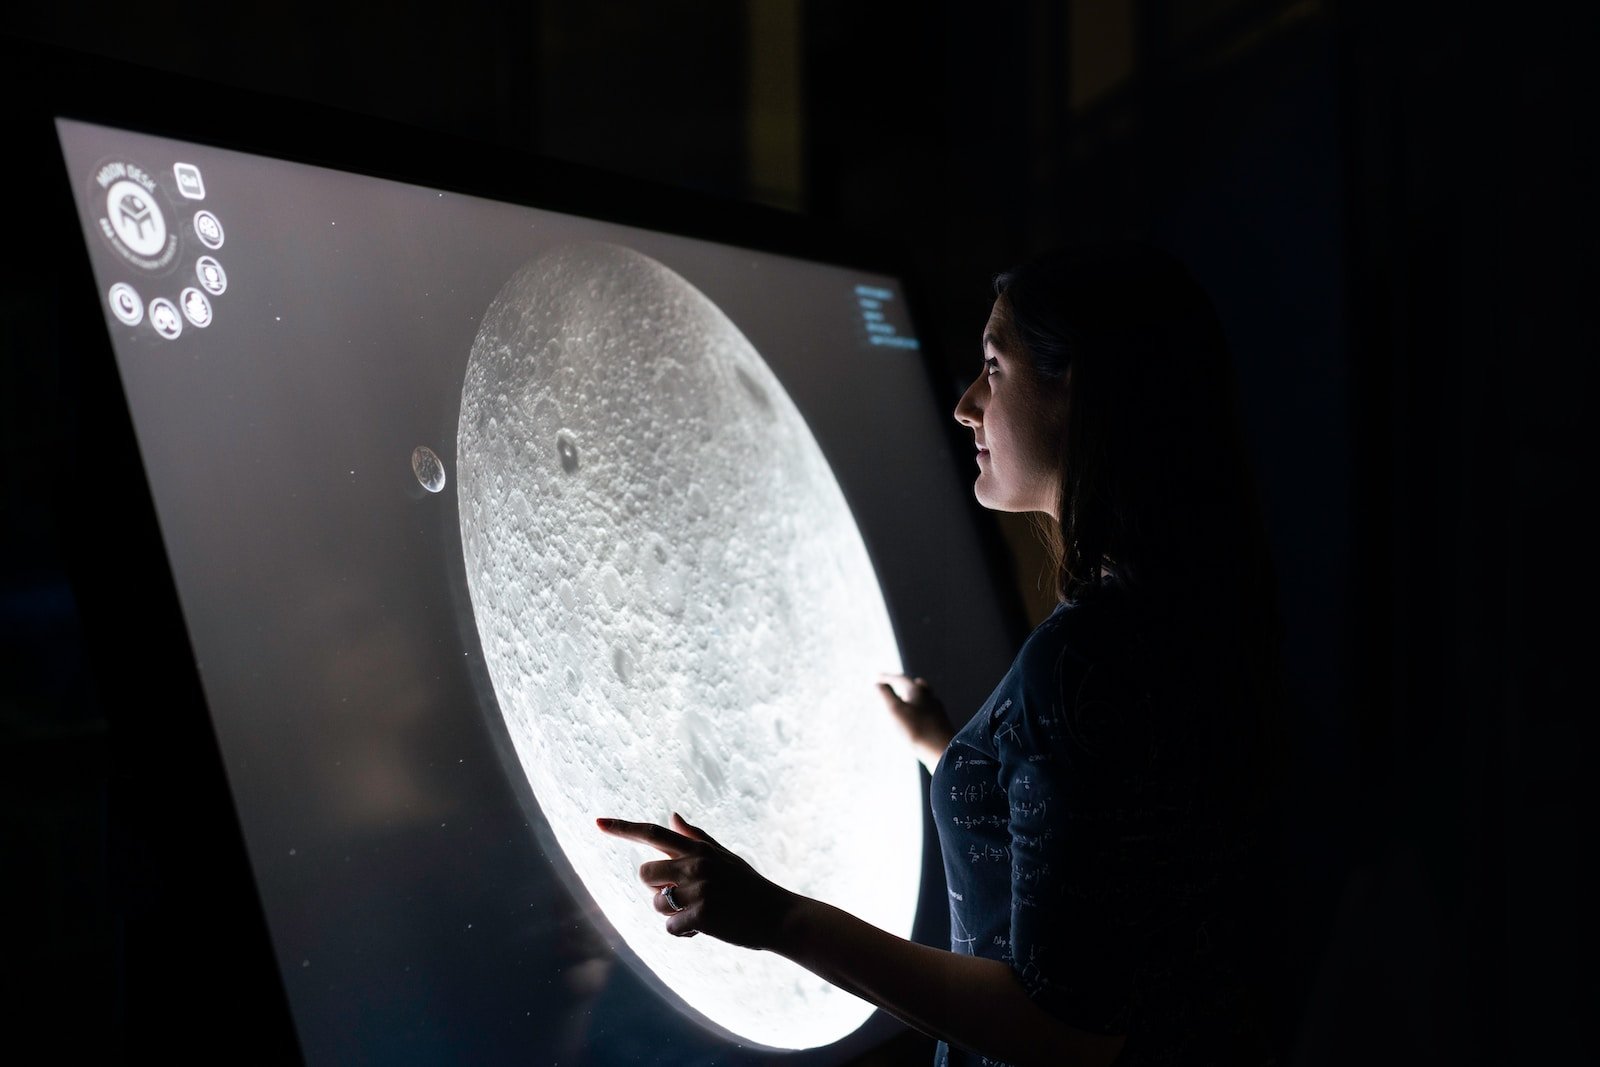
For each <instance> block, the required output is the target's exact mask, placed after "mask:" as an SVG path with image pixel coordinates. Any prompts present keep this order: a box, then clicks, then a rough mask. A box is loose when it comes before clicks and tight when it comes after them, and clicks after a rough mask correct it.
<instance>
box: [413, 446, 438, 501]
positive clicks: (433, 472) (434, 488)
mask: <svg viewBox="0 0 1600 1067" xmlns="http://www.w3.org/2000/svg"><path fill="white" fill-rule="evenodd" d="M411 473H412V474H415V475H416V476H417V481H418V483H420V484H421V486H422V488H424V489H426V490H427V491H428V492H430V493H438V492H442V491H443V490H444V463H443V461H442V460H440V459H439V454H438V453H437V452H435V451H434V450H433V449H431V448H429V447H428V446H427V445H418V446H417V447H416V448H413V449H412V450H411Z"/></svg>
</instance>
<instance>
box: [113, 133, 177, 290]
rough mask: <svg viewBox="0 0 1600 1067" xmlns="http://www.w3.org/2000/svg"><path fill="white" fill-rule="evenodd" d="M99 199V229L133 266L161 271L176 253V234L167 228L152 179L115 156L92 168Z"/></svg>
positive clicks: (136, 166)
mask: <svg viewBox="0 0 1600 1067" xmlns="http://www.w3.org/2000/svg"><path fill="white" fill-rule="evenodd" d="M94 189H95V194H96V196H97V197H103V198H104V199H103V200H102V201H101V206H102V211H103V213H102V214H101V216H100V219H99V223H100V232H101V233H103V234H104V235H105V238H106V240H107V241H109V242H110V243H111V247H112V248H115V249H116V250H117V251H118V252H119V253H121V254H122V257H123V258H124V259H126V260H127V261H128V262H130V263H132V264H133V265H134V266H136V267H141V268H143V269H144V270H151V271H155V270H165V269H166V268H167V267H170V266H171V265H172V260H173V258H174V257H175V256H176V255H177V252H178V235H177V234H175V233H173V232H172V231H171V230H170V229H168V227H167V217H166V215H165V213H163V212H162V210H161V196H160V193H159V192H158V191H157V190H156V182H155V179H154V178H152V177H150V175H149V174H148V173H146V172H145V170H144V169H143V168H142V167H140V166H139V165H138V164H136V163H130V162H128V161H127V160H122V159H115V160H111V161H109V162H107V163H103V164H101V166H100V168H99V169H98V170H97V171H95V176H94Z"/></svg>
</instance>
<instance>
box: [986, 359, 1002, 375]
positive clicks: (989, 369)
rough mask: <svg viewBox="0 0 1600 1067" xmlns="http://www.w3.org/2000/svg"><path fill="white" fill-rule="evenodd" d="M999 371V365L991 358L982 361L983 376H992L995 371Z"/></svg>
mask: <svg viewBox="0 0 1600 1067" xmlns="http://www.w3.org/2000/svg"><path fill="white" fill-rule="evenodd" d="M999 369H1000V364H999V363H998V362H996V361H995V360H994V359H993V358H992V357H991V358H989V359H986V360H984V361H983V373H984V375H985V376H987V375H990V374H993V373H994V372H995V371H997V370H999Z"/></svg>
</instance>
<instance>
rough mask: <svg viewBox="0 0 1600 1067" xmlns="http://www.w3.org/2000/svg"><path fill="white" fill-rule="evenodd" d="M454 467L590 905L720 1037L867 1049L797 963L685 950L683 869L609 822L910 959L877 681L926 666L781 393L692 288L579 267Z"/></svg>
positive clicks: (497, 670) (503, 311) (559, 261)
mask: <svg viewBox="0 0 1600 1067" xmlns="http://www.w3.org/2000/svg"><path fill="white" fill-rule="evenodd" d="M779 298H780V297H778V296H777V295H774V296H773V299H779ZM516 442H526V446H525V447H522V448H520V449H519V448H517V447H515V443H516ZM455 462H456V480H457V484H456V497H457V507H458V509H459V515H460V523H461V543H462V552H463V555H464V557H465V563H466V567H465V571H466V575H467V583H468V590H469V593H470V595H471V602H472V608H473V617H474V620H475V621H476V623H477V627H478V635H479V638H480V641H481V643H482V646H483V653H484V662H485V665H486V667H487V669H488V673H489V676H490V679H491V681H492V683H493V686H494V692H495V697H496V700H497V701H498V703H499V709H500V713H501V715H502V716H503V717H504V719H505V723H506V730H507V733H508V735H509V736H510V738H511V740H512V744H513V746H514V747H515V749H516V752H517V757H518V760H519V762H520V764H521V767H522V770H523V772H524V773H525V774H526V775H527V779H528V784H529V786H530V787H531V788H532V790H533V794H534V797H535V798H536V799H537V801H538V804H539V808H540V810H541V812H542V813H543V816H544V819H545V821H546V822H547V823H548V825H549V828H550V833H551V835H552V836H553V837H554V838H555V840H556V843H557V844H559V846H560V848H561V851H562V852H563V853H564V854H565V856H566V859H567V861H568V863H569V864H570V865H571V868H572V870H573V872H574V873H575V874H576V876H577V878H578V880H579V881H580V882H581V883H582V888H583V890H585V891H586V892H587V893H588V895H589V896H590V897H591V898H593V900H594V902H595V904H596V906H597V907H598V909H599V911H600V913H601V914H602V915H603V916H604V918H605V920H606V922H608V923H609V924H610V925H611V927H612V928H613V929H614V930H615V931H616V933H617V934H618V935H619V936H620V938H621V939H622V940H623V941H624V942H626V944H627V946H628V948H629V950H630V951H631V954H632V956H633V957H634V958H635V959H636V960H637V962H638V964H639V965H641V966H642V967H644V968H646V969H647V970H648V971H649V972H650V973H651V974H653V975H654V976H655V978H656V979H657V980H658V981H659V987H660V988H661V989H662V990H663V995H664V996H667V995H669V994H668V993H666V992H665V991H666V990H670V991H671V993H670V995H671V996H674V997H675V998H676V999H677V1000H679V1001H681V1002H682V1003H681V1005H680V1006H685V1005H686V1009H685V1010H687V1011H688V1012H689V1014H690V1015H691V1017H696V1018H698V1019H699V1020H700V1021H702V1022H709V1023H710V1024H713V1025H714V1027H717V1028H720V1029H721V1030H722V1031H724V1032H732V1033H733V1034H735V1035H737V1036H738V1037H739V1038H740V1039H742V1040H743V1041H745V1042H747V1043H755V1044H759V1045H763V1046H766V1047H769V1048H783V1049H801V1048H814V1047H817V1046H819V1045H825V1044H830V1043H832V1042H834V1041H838V1040H839V1039H841V1038H843V1037H845V1036H846V1035H848V1034H850V1033H851V1032H853V1031H854V1030H856V1029H857V1028H858V1027H860V1026H861V1024H862V1023H864V1022H865V1021H866V1020H867V1018H868V1017H869V1016H870V1015H871V1013H872V1008H871V1007H870V1006H869V1005H868V1004H867V1003H866V1002H865V1001H862V1000H858V999H857V998H855V997H853V996H851V995H850V994H848V993H845V992H843V991H842V990H840V989H838V988H836V987H834V986H830V985H828V984H827V983H826V982H823V981H822V980H821V979H818V978H816V977H815V976H813V975H811V974H810V973H809V972H806V971H804V970H802V969H800V968H799V967H798V966H797V965H795V964H793V963H791V962H790V961H788V960H786V959H784V958H783V957H781V956H778V955H776V954H775V953H770V952H749V951H746V950H744V949H740V948H735V947H733V946H731V945H726V944H723V943H722V942H719V941H716V940H714V939H712V938H708V937H703V938H696V939H694V940H693V941H692V942H684V941H681V940H679V939H676V938H672V937H667V936H664V935H663V933H662V930H661V917H660V916H659V915H658V914H656V912H655V911H654V910H653V909H652V908H651V907H650V906H649V903H648V901H647V900H646V899H644V898H643V897H642V896H641V894H640V888H639V882H638V865H639V863H640V862H641V861H642V860H644V859H648V858H652V857H653V856H654V853H651V852H650V851H649V850H647V849H644V848H643V846H630V845H628V844H626V843H623V842H619V841H617V840H616V839H614V838H610V837H607V836H605V835H603V834H600V833H599V832H597V831H596V830H595V828H594V821H593V820H594V817H595V816H596V815H615V816H617V817H619V818H625V819H650V820H653V821H664V820H665V816H666V814H667V813H668V812H670V811H672V810H673V809H674V808H677V810H680V811H682V812H683V814H684V815H685V816H686V817H687V818H688V819H689V820H690V821H691V822H693V823H695V824H696V825H700V826H704V827H705V828H706V830H707V831H708V832H710V833H712V834H714V835H715V836H716V837H717V839H718V840H719V841H721V842H722V843H723V844H725V845H727V846H728V847H729V848H731V849H734V850H735V851H737V852H739V853H740V854H741V855H743V856H744V857H745V858H746V859H748V860H749V861H750V862H751V863H752V864H753V865H754V866H755V867H756V869H757V870H759V871H761V873H762V874H763V875H765V876H766V877H768V878H770V879H772V880H773V881H774V882H776V883H778V884H779V885H782V886H785V887H786V888H789V889H792V890H795V891H797V892H799V893H802V894H805V895H807V896H811V897H816V898H818V899H821V900H826V901H828V902H829V903H832V904H835V905H837V906H839V907H842V908H844V909H846V910H847V911H850V912H851V913H853V914H855V915H858V916H860V917H861V918H863V919H865V920H866V921H867V922H870V923H872V924H873V925H875V926H878V927H880V928H882V929H885V930H889V931H891V932H893V933H896V934H898V935H900V936H902V937H909V936H910V934H911V925H912V922H913V919H914V918H915V913H916V906H917V897H918V893H919V890H920V885H921V869H922V818H923V816H922V811H923V807H924V805H925V803H926V800H925V796H924V794H923V792H922V788H921V783H920V774H919V771H918V767H917V764H916V761H915V759H913V758H912V757H911V755H910V753H909V751H908V748H907V746H906V744H905V740H904V737H903V736H901V735H900V734H898V733H897V730H896V727H895V726H894V724H893V722H892V721H891V717H890V716H889V715H887V714H886V713H885V711H884V709H883V706H882V703H881V698H879V696H878V695H877V692H876V689H875V688H874V686H873V685H872V679H873V678H875V677H876V675H877V674H878V672H880V671H894V670H898V669H899V667H898V664H899V662H900V655H899V648H898V646H897V644H896V642H895V638H894V630H893V627H892V626H891V624H890V622H889V616H888V610H887V608H886V607H885V605H884V602H883V596H882V593H881V591H880V587H879V584H878V580H877V575H876V573H875V572H874V570H873V567H872V563H871V560H870V559H869V557H868V555H867V551H866V546H865V544H864V543H863V542H862V539H861V533H860V531H859V530H858V529H857V528H856V524H855V520H854V517H853V516H852V514H851V511H850V507H849V505H848V503H847V502H846V501H845V499H844V495H843V493H842V492H841V491H840V489H839V484H838V482H837V480H835V478H834V476H833V472H832V470H831V469H830V468H829V466H828V462H827V460H826V458H824V456H823V454H822V450H821V448H820V447H819V446H818V444H817V442H816V439H815V438H814V437H812V435H811V431H810V429H809V428H808V426H807V425H806V421H805V418H804V417H803V416H802V415H801V413H800V411H799V409H798V408H796V407H795V405H794V403H793V401H792V400H790V398H789V395H788V393H787V392H786V391H785V390H784V388H783V385H782V383H781V382H780V381H779V380H778V378H777V376H776V375H774V374H773V372H772V370H771V369H770V368H769V367H768V366H767V364H766V362H765V361H764V360H763V359H762V358H761V355H760V353H758V352H757V351H756V349H755V346H754V345H752V344H751V343H750V341H749V339H747V338H746V337H745V336H744V334H742V333H741V332H740V331H739V329H738V327H737V326H736V325H734V323H733V322H732V320H730V319H729V318H728V316H727V315H725V314H724V313H723V312H722V310H721V309H720V308H718V307H717V306H716V305H715V304H714V303H712V302H711V300H710V299H709V298H707V297H706V295H705V294H704V293H702V292H700V291H699V290H698V289H696V288H695V287H694V286H693V285H691V284H690V283H689V282H688V281H687V280H685V279H684V278H682V277H680V276H679V275H678V274H676V273H674V272H673V271H672V270H670V269H669V268H668V267H666V266H665V265H663V264H661V263H659V262H657V261H655V260H654V259H651V258H649V257H647V256H644V255H641V254H640V253H638V252H635V251H633V250H631V249H628V248H623V247H620V246H617V245H610V244H598V243H583V244H571V245H563V246H560V247H557V248H553V249H550V250H549V251H547V252H544V253H542V254H540V255H539V256H537V257H535V258H534V259H532V260H530V261H529V262H528V263H526V264H524V265H523V266H522V268H521V269H519V270H518V271H517V272H516V273H515V274H513V275H512V276H511V278H510V279H509V280H508V281H507V282H506V284H505V285H504V287H502V288H501V290H500V292H499V294H498V295H497V296H495V298H494V300H493V301H492V302H491V303H490V304H489V307H488V309H487V310H486V311H485V313H484V317H483V322H482V324H481V326H480V327H479V330H478V335H477V337H476V339H475V340H474V342H473V345H472V352H471V356H470V358H469V360H468V364H467V372H466V377H465V380H464V382H463V384H462V389H461V413H460V421H459V423H458V429H457V439H456V459H455ZM775 783H777V784H775ZM685 806H687V807H688V808H689V809H692V810H685Z"/></svg>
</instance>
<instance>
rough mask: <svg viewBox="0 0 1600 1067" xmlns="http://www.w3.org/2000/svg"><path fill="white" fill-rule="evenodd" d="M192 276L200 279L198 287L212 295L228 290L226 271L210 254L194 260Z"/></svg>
mask: <svg viewBox="0 0 1600 1067" xmlns="http://www.w3.org/2000/svg"><path fill="white" fill-rule="evenodd" d="M194 276H195V277H196V278H199V279H200V288H202V289H204V290H205V291H206V292H208V293H210V294H211V295H212V296H221V295H222V294H223V293H225V292H227V291H228V272H227V271H225V270H223V269H222V264H221V263H218V262H217V261H216V260H215V259H213V258H212V257H210V256H201V257H200V258H199V259H197V260H195V262H194Z"/></svg>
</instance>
